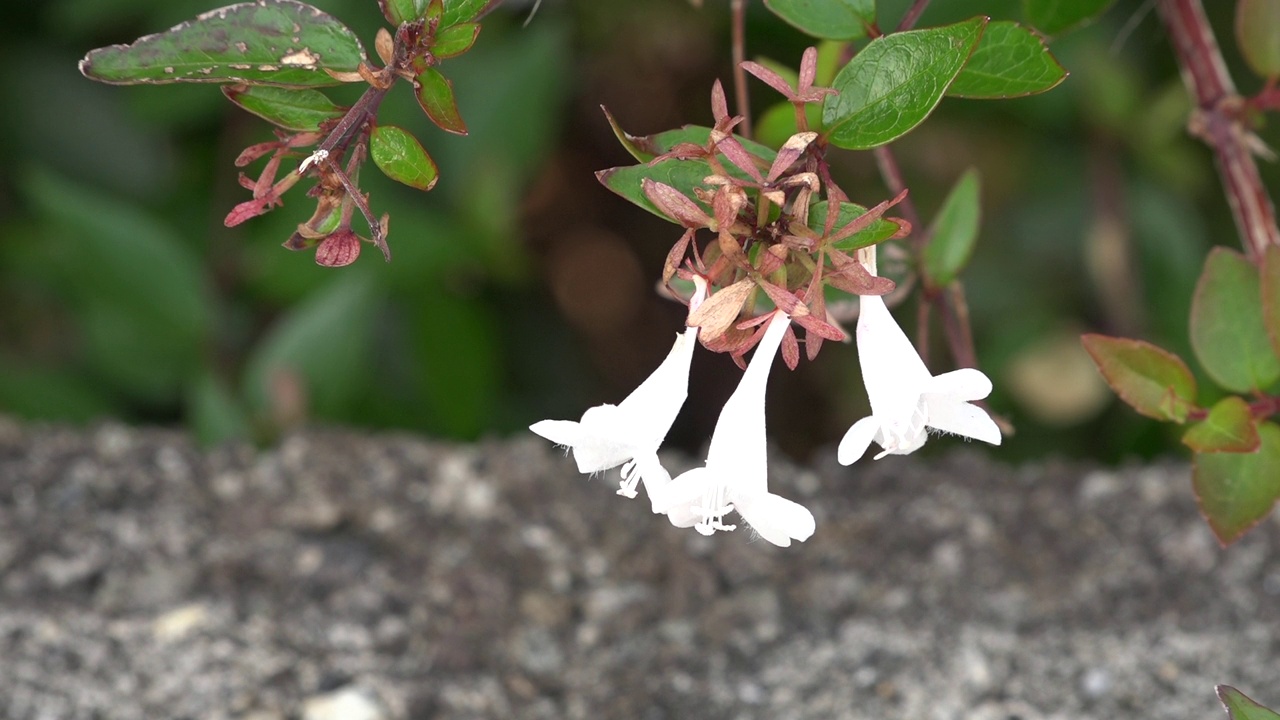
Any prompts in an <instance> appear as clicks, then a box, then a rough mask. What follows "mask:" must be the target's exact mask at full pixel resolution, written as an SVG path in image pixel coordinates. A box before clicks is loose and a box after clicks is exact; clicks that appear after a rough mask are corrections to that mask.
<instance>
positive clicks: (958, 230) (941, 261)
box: [924, 168, 982, 288]
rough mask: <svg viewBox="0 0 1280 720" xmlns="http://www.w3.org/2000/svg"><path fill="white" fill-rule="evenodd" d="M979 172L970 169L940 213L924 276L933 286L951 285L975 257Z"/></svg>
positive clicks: (927, 254) (935, 225) (926, 246)
mask: <svg viewBox="0 0 1280 720" xmlns="http://www.w3.org/2000/svg"><path fill="white" fill-rule="evenodd" d="M978 192H979V183H978V171H977V170H974V169H972V168H970V169H969V170H968V171H967V172H965V174H964V175H962V176H960V180H959V181H957V182H956V185H955V187H953V188H951V193H950V194H949V195H947V199H946V200H944V201H943V203H942V208H941V209H940V210H938V217H937V218H936V219H935V220H934V222H933V231H932V232H931V233H930V235H929V244H927V245H925V247H924V274H925V278H926V282H928V284H929V285H930V286H931V287H934V288H941V287H946V286H947V285H950V284H951V281H952V280H955V279H956V276H957V275H959V274H960V271H961V270H963V269H964V266H965V265H966V264H968V262H969V258H970V257H971V256H972V255H973V246H974V244H975V243H976V242H977V240H978V222H979V219H980V218H981V214H982V209H981V205H980V203H979V200H978Z"/></svg>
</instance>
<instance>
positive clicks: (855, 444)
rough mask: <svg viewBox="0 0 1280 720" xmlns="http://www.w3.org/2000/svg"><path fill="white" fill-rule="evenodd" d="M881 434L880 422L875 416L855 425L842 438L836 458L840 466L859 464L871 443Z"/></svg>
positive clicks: (865, 418) (863, 419)
mask: <svg viewBox="0 0 1280 720" xmlns="http://www.w3.org/2000/svg"><path fill="white" fill-rule="evenodd" d="M879 432H880V421H879V420H876V418H875V416H874V415H871V416H868V417H864V418H862V419H861V420H859V421H858V422H856V423H854V424H853V427H851V428H849V430H848V432H846V433H845V434H844V437H843V438H841V440H840V447H839V448H838V449H837V450H836V458H837V459H838V460H839V461H840V464H841V465H852V464H854V463H855V462H857V461H858V460H859V458H861V457H862V456H863V455H864V454H865V453H866V452H867V448H868V447H871V441H872V440H874V439H876V434H877V433H879Z"/></svg>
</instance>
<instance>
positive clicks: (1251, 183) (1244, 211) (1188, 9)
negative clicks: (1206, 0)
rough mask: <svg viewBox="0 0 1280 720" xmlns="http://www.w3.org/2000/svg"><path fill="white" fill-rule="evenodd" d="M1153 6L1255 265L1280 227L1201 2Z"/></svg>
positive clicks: (1196, 131) (1176, 0)
mask: <svg viewBox="0 0 1280 720" xmlns="http://www.w3.org/2000/svg"><path fill="white" fill-rule="evenodd" d="M1156 8H1157V9H1158V10H1159V11H1160V17H1161V18H1162V19H1163V20H1164V24H1165V29H1166V30H1167V31H1168V33H1169V39H1170V40H1171V41H1172V43H1173V50H1174V53H1175V54H1176V55H1177V58H1178V67H1179V68H1180V69H1181V71H1182V80H1183V82H1184V83H1185V84H1186V86H1187V91H1188V92H1189V93H1190V94H1191V96H1192V98H1193V99H1194V100H1195V104H1196V109H1195V110H1194V111H1193V112H1192V115H1191V118H1190V120H1189V121H1188V123H1187V129H1188V131H1189V132H1190V133H1191V134H1192V135H1196V136H1198V137H1199V138H1200V139H1202V140H1204V141H1205V143H1206V144H1207V145H1209V147H1210V148H1211V149H1212V150H1213V154H1214V158H1215V159H1216V161H1217V165H1218V174H1219V175H1221V176H1222V184H1223V188H1224V190H1225V191H1226V194H1227V201H1228V202H1229V203H1230V205H1231V212H1232V215H1234V216H1235V221H1236V228H1237V229H1238V230H1239V232H1240V242H1241V244H1242V245H1243V246H1244V249H1245V252H1246V253H1247V254H1248V255H1249V257H1250V259H1252V260H1253V261H1254V262H1258V261H1260V259H1261V257H1262V254H1263V253H1264V252H1265V251H1266V249H1267V246H1268V245H1280V229H1277V227H1276V213H1275V207H1274V206H1273V205H1272V203H1271V198H1270V196H1268V195H1267V191H1266V188H1264V187H1263V185H1262V178H1261V176H1260V175H1259V174H1258V166H1257V164H1256V163H1255V162H1254V159H1253V155H1252V154H1251V152H1250V150H1249V136H1250V133H1249V130H1248V128H1246V127H1245V126H1244V125H1243V124H1242V123H1241V121H1240V112H1239V111H1240V109H1241V106H1242V104H1243V100H1242V99H1241V98H1240V96H1239V95H1238V94H1237V93H1236V88H1235V84H1234V83H1233V82H1232V81H1231V76H1230V75H1229V74H1227V68H1226V64H1225V63H1224V62H1223V59H1222V52H1221V51H1220V50H1219V49H1218V42H1217V40H1216V39H1215V38H1214V36H1213V28H1211V27H1210V26H1209V20H1208V18H1206V17H1205V14H1204V7H1203V6H1202V5H1201V3H1200V0H1159V3H1158V4H1157V5H1156Z"/></svg>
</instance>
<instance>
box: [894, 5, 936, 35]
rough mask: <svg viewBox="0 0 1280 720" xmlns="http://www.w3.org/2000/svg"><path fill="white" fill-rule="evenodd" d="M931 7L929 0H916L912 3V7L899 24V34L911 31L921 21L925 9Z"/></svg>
mask: <svg viewBox="0 0 1280 720" xmlns="http://www.w3.org/2000/svg"><path fill="white" fill-rule="evenodd" d="M927 7H929V0H916V1H915V2H913V3H911V7H910V8H908V9H907V14H906V15H903V16H902V21H901V22H899V23H898V32H903V31H904V30H910V29H911V28H913V27H915V26H916V21H917V20H919V19H920V15H921V14H923V13H924V9H925V8H927Z"/></svg>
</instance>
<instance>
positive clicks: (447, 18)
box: [440, 0, 502, 28]
mask: <svg viewBox="0 0 1280 720" xmlns="http://www.w3.org/2000/svg"><path fill="white" fill-rule="evenodd" d="M500 2H502V0H444V14H443V15H442V16H441V17H440V27H442V28H447V27H449V26H451V25H457V24H458V23H465V22H471V21H472V20H477V19H479V18H481V17H483V16H484V15H485V13H487V12H489V11H490V10H492V9H493V8H495V7H497V5H498V3H500Z"/></svg>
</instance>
